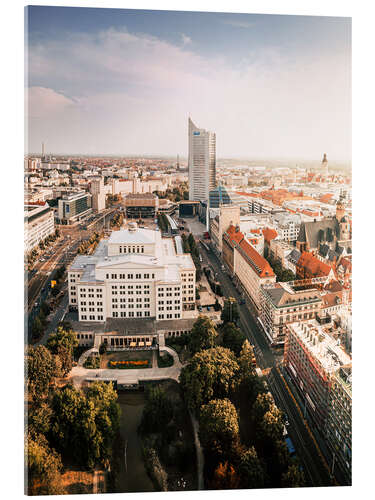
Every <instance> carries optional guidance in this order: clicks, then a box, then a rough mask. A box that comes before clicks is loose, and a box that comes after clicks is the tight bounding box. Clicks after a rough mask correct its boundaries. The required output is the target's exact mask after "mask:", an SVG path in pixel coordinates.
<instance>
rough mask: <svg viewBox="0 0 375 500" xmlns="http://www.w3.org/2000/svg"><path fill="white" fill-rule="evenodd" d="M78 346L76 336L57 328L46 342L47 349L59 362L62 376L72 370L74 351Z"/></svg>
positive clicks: (70, 331) (71, 332)
mask: <svg viewBox="0 0 375 500" xmlns="http://www.w3.org/2000/svg"><path fill="white" fill-rule="evenodd" d="M77 346H78V340H77V337H76V334H75V333H74V332H73V331H72V330H64V328H62V327H61V326H59V327H58V328H57V330H56V332H55V333H52V334H51V335H50V337H49V339H48V341H47V347H48V349H49V350H50V351H51V352H52V354H56V355H57V356H58V357H59V358H60V360H61V368H62V374H63V376H65V375H67V374H68V373H69V372H70V370H71V369H72V364H73V353H74V349H75V348H76V347H77Z"/></svg>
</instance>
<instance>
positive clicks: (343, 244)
mask: <svg viewBox="0 0 375 500" xmlns="http://www.w3.org/2000/svg"><path fill="white" fill-rule="evenodd" d="M351 239H352V234H351V225H350V221H349V218H348V216H346V215H345V206H344V203H343V201H342V200H341V199H340V200H339V201H338V203H337V205H336V216H335V217H332V218H326V219H323V220H320V221H315V222H302V224H301V227H300V231H299V234H298V238H297V243H296V246H297V249H298V250H299V251H300V252H303V251H306V252H314V253H318V254H320V255H321V257H323V258H326V256H327V254H328V251H329V250H330V251H332V252H336V253H337V256H340V255H341V253H342V249H343V248H345V249H346V250H347V253H351V246H352V242H351Z"/></svg>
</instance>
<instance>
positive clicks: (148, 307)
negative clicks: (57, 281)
mask: <svg viewBox="0 0 375 500" xmlns="http://www.w3.org/2000/svg"><path fill="white" fill-rule="evenodd" d="M68 279H69V304H70V305H71V306H75V307H77V309H78V316H79V321H96V322H97V321H105V320H106V319H107V318H155V319H156V320H172V319H173V320H176V319H181V318H182V312H183V311H184V310H188V309H195V266H194V263H193V261H192V258H191V256H190V254H179V253H178V252H176V248H175V243H174V240H173V239H170V238H162V237H161V235H160V232H159V231H153V230H150V229H141V228H138V227H137V224H136V223H130V224H129V227H128V229H126V230H121V231H114V232H113V233H112V234H111V236H110V238H109V239H108V240H102V241H101V242H100V243H99V245H98V247H97V249H96V251H95V253H94V254H93V255H78V256H77V257H76V258H75V260H74V261H73V263H72V264H71V266H70V268H69V271H68Z"/></svg>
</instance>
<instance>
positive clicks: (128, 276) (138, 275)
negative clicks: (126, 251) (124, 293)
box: [105, 273, 155, 280]
mask: <svg viewBox="0 0 375 500" xmlns="http://www.w3.org/2000/svg"><path fill="white" fill-rule="evenodd" d="M134 276H135V278H134ZM105 277H106V279H107V280H109V279H111V280H117V279H120V280H126V279H128V280H132V279H136V280H140V279H145V280H147V279H150V277H151V279H154V278H155V274H154V273H152V274H150V273H146V274H143V275H142V274H141V273H136V274H134V273H129V274H117V273H113V274H109V273H107V274H106V275H105Z"/></svg>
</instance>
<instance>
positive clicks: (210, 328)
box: [188, 316, 217, 354]
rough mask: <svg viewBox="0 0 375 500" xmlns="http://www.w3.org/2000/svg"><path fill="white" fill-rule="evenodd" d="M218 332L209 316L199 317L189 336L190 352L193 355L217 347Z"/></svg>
mask: <svg viewBox="0 0 375 500" xmlns="http://www.w3.org/2000/svg"><path fill="white" fill-rule="evenodd" d="M216 337H217V331H216V329H215V325H214V323H213V322H212V321H211V320H210V319H209V318H208V317H207V316H199V318H198V319H197V320H196V321H195V323H194V325H193V328H192V329H191V333H190V336H189V344H188V347H189V350H190V352H191V353H192V354H195V353H196V352H199V351H202V350H203V349H209V348H211V347H214V346H215V339H216Z"/></svg>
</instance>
